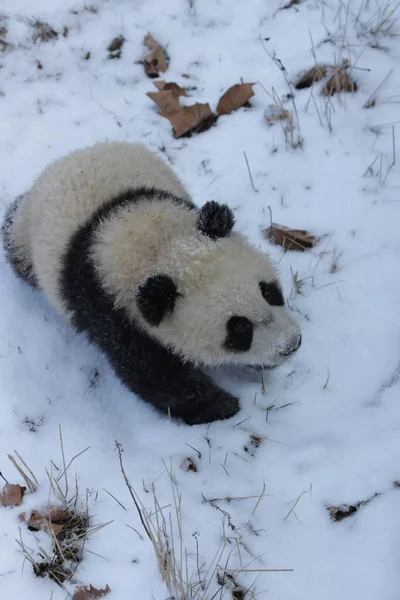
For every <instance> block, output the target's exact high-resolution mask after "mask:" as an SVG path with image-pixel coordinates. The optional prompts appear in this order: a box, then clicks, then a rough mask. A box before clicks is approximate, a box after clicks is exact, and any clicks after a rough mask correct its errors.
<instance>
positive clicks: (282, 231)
mask: <svg viewBox="0 0 400 600" xmlns="http://www.w3.org/2000/svg"><path fill="white" fill-rule="evenodd" d="M264 235H265V237H266V238H267V239H268V240H269V241H270V242H272V243H273V244H276V245H278V246H282V247H283V248H285V249H286V250H299V251H301V252H304V250H308V249H310V248H312V247H313V246H315V244H316V243H317V242H318V241H319V240H318V239H317V238H316V237H314V236H313V235H311V234H309V233H308V232H307V231H305V230H304V229H290V228H289V227H285V226H284V225H278V224H277V223H272V225H271V226H270V227H268V228H267V229H265V231H264Z"/></svg>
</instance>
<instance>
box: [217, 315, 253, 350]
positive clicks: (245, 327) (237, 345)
mask: <svg viewBox="0 0 400 600" xmlns="http://www.w3.org/2000/svg"><path fill="white" fill-rule="evenodd" d="M226 329H227V333H228V335H227V337H226V340H225V344H224V346H225V348H227V350H230V351H231V352H246V351H247V350H249V349H250V348H251V343H252V341H253V324H252V322H251V321H249V319H246V317H231V318H230V319H229V321H228V322H227V324H226Z"/></svg>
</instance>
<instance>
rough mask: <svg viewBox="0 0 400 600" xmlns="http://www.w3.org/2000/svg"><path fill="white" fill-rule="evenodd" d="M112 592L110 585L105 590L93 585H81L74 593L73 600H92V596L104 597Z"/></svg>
mask: <svg viewBox="0 0 400 600" xmlns="http://www.w3.org/2000/svg"><path fill="white" fill-rule="evenodd" d="M110 592H111V590H110V588H109V587H108V585H106V587H105V588H104V590H98V589H96V588H94V587H93V586H92V585H89V586H87V585H80V586H79V587H77V588H76V590H75V593H74V595H73V596H72V600H91V599H92V598H103V596H106V595H107V594H109V593H110Z"/></svg>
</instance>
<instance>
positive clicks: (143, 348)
mask: <svg viewBox="0 0 400 600" xmlns="http://www.w3.org/2000/svg"><path fill="white" fill-rule="evenodd" d="M125 328H126V322H125V324H124V325H123V324H122V323H120V324H119V326H117V327H116V328H115V330H114V334H113V335H112V336H111V337H108V340H106V338H104V337H102V339H101V341H100V340H98V339H97V340H96V342H97V344H98V345H100V347H101V348H102V350H103V351H105V353H106V354H107V356H108V358H109V360H110V362H111V364H112V366H113V368H114V370H115V372H116V373H117V375H118V376H119V377H120V379H121V380H122V382H123V383H124V384H125V385H126V386H127V387H128V388H129V389H130V390H131V391H132V392H134V393H136V394H138V395H139V396H140V397H141V398H142V399H143V400H145V401H147V402H148V403H149V404H152V405H153V406H155V407H156V408H157V409H158V410H160V411H161V412H163V413H165V414H167V415H168V416H170V417H171V418H174V419H182V420H183V421H184V422H185V423H187V424H188V425H195V424H200V423H210V422H212V421H218V420H223V419H228V418H229V417H232V416H233V415H235V414H236V413H237V412H238V410H239V408H240V406H239V400H238V399H237V398H235V397H234V396H232V395H231V394H229V393H228V392H226V391H224V390H223V389H221V388H220V387H218V386H217V385H216V384H215V383H214V382H213V381H212V380H211V379H210V378H209V377H208V376H207V375H205V373H203V372H202V371H201V370H200V369H198V368H197V367H195V366H194V365H192V364H191V363H188V362H183V361H182V360H181V359H180V357H179V356H177V355H176V354H174V353H173V352H171V350H169V349H168V348H166V347H164V346H162V345H161V344H160V343H159V342H158V341H157V340H155V339H154V338H151V337H150V336H149V335H148V334H147V333H146V332H144V331H143V330H141V329H139V328H137V327H135V326H134V325H133V324H131V325H130V327H129V331H127V330H126V329H125ZM99 341H100V344H99Z"/></svg>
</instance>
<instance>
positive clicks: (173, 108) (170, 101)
mask: <svg viewBox="0 0 400 600" xmlns="http://www.w3.org/2000/svg"><path fill="white" fill-rule="evenodd" d="M147 95H148V96H149V98H151V99H152V100H153V102H155V103H156V104H157V106H158V107H159V108H160V109H161V111H162V113H163V116H166V115H172V114H173V113H175V112H177V111H179V110H180V109H181V106H180V104H179V99H178V97H177V96H174V94H173V92H172V90H165V91H164V90H163V91H162V92H147Z"/></svg>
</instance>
